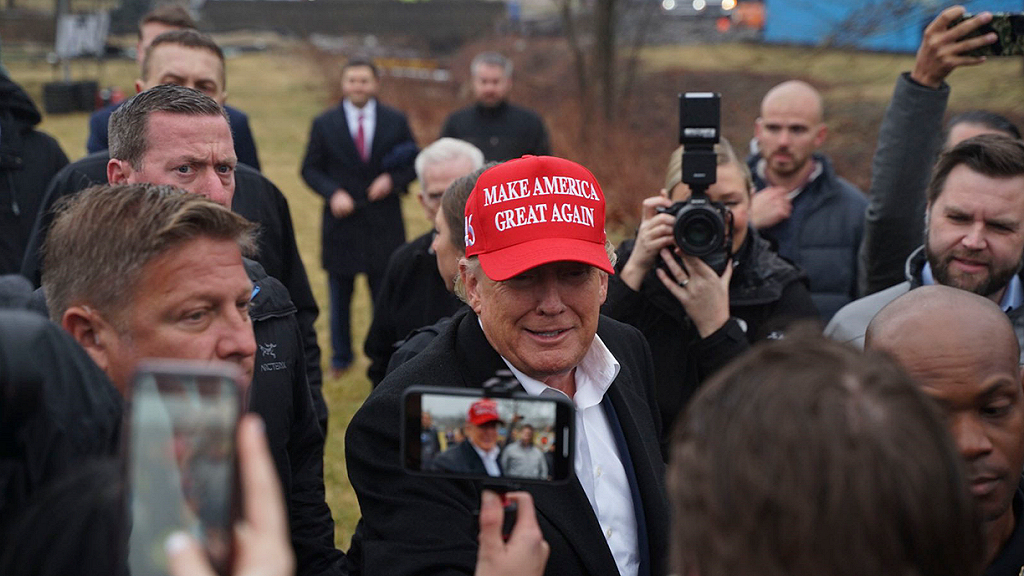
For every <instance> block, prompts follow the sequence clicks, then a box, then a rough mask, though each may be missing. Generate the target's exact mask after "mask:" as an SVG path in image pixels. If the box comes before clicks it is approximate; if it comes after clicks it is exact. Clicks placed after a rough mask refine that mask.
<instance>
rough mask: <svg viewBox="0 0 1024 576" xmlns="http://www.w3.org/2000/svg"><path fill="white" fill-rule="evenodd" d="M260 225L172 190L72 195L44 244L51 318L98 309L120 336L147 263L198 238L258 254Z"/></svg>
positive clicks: (139, 187) (135, 187)
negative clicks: (77, 307) (73, 308)
mask: <svg viewBox="0 0 1024 576" xmlns="http://www.w3.org/2000/svg"><path fill="white" fill-rule="evenodd" d="M256 228H257V225H256V224H253V223H251V222H249V221H248V220H246V219H245V218H242V217H241V216H239V215H238V214H235V213H234V212H232V211H231V210H228V209H227V208H225V207H223V206H221V205H220V204H217V203H216V202H214V201H213V200H210V199H209V198H206V197H204V196H202V195H200V194H193V193H190V192H186V191H184V190H181V189H180V188H175V187H173V186H157V185H153V184H119V185H110V184H103V185H100V186H93V187H91V188H87V189H85V190H83V191H82V192H80V193H78V194H75V195H74V196H68V197H66V198H65V199H64V200H62V201H61V202H60V203H59V204H58V207H57V215H56V216H55V217H54V220H53V224H52V225H51V226H50V230H49V232H48V233H47V235H46V241H45V242H44V243H43V249H42V252H43V275H42V276H43V278H42V283H43V290H44V292H45V294H46V302H47V306H48V307H49V311H50V318H51V319H52V320H53V321H54V322H58V323H59V322H60V321H61V318H62V317H63V315H64V312H65V311H67V309H68V308H70V307H71V306H75V305H89V306H92V307H93V308H95V309H96V310H97V311H98V312H99V313H100V314H102V315H103V317H104V318H106V319H107V321H108V322H111V323H112V324H113V325H114V326H115V327H116V328H117V329H118V330H120V331H122V332H124V331H126V329H127V321H126V318H127V317H126V314H125V311H126V310H127V309H128V308H129V307H130V306H131V303H132V302H133V299H134V291H135V289H136V287H137V285H138V282H139V279H140V278H141V276H142V270H143V267H144V266H145V265H146V263H147V262H149V261H151V260H152V259H154V258H156V257H158V256H160V255H161V254H164V253H166V252H168V251H169V250H172V249H174V248H177V247H178V246H181V245H183V244H185V243H187V242H189V241H191V240H195V239H198V238H211V239H214V240H228V241H233V242H235V243H237V244H238V247H239V249H240V250H241V251H242V254H245V255H251V254H254V253H255V247H256Z"/></svg>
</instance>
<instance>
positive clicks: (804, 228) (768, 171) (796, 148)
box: [748, 80, 867, 322]
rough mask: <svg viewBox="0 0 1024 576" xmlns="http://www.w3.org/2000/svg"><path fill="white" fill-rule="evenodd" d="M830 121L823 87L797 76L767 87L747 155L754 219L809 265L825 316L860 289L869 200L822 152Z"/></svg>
mask: <svg viewBox="0 0 1024 576" xmlns="http://www.w3.org/2000/svg"><path fill="white" fill-rule="evenodd" d="M827 134H828V129H827V128H826V126H825V121H824V105H823V103H822V98H821V94H819V93H818V91H817V90H815V89H814V87H812V86H811V85H810V84H807V83H806V82H801V81H798V80H790V81H787V82H783V83H782V84H779V85H778V86H776V87H774V88H772V89H771V90H769V91H768V93H767V94H765V96H764V99H763V100H762V101H761V116H760V117H758V119H757V121H756V122H755V123H754V135H755V137H756V139H757V144H758V148H759V150H760V152H759V153H758V154H756V155H754V156H752V157H751V158H750V159H749V161H748V162H749V164H750V171H751V172H752V173H753V175H754V186H755V188H756V190H757V192H756V193H755V194H754V198H753V201H752V203H751V209H750V212H751V223H752V224H753V225H754V227H755V228H757V229H758V230H759V231H760V232H761V235H762V236H764V237H766V238H768V239H769V240H770V241H771V242H772V243H774V244H775V245H776V246H777V247H778V251H779V254H781V255H782V256H784V257H785V258H788V259H789V260H791V261H793V262H795V263H796V264H798V265H799V266H801V267H802V268H803V269H804V270H806V271H807V275H808V277H809V278H810V281H811V298H812V299H813V300H814V304H815V305H816V306H817V307H818V312H819V313H820V314H821V317H822V320H823V321H825V322H827V321H828V320H829V319H830V318H831V317H832V315H833V314H835V312H836V311H837V310H839V309H840V308H841V307H842V306H843V305H844V304H846V303H847V302H849V301H850V300H852V299H853V298H855V297H856V291H857V248H858V247H859V246H860V240H861V235H862V232H863V229H864V207H865V206H866V205H867V200H866V199H865V198H864V194H862V193H861V191H860V190H858V189H857V188H856V187H854V186H853V184H850V183H849V182H847V181H846V180H844V179H842V178H840V177H839V176H837V175H836V173H835V170H833V168H832V164H831V162H829V160H828V159H827V158H826V157H825V156H823V155H821V154H819V153H818V149H819V148H820V147H821V145H822V144H823V143H824V142H825V136H826V135H827Z"/></svg>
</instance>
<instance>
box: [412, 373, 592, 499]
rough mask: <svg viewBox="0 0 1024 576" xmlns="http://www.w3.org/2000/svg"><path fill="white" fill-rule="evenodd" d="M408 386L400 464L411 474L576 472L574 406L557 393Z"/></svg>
mask: <svg viewBox="0 0 1024 576" xmlns="http://www.w3.org/2000/svg"><path fill="white" fill-rule="evenodd" d="M481 394H482V392H481V391H480V390H467V389H464V388H437V387H412V388H410V389H409V390H407V391H406V393H405V401H404V402H403V409H404V414H403V417H402V422H403V432H402V441H403V446H402V455H403V467H404V468H405V469H406V470H407V471H409V472H412V473H415V474H427V475H431V476H448V477H455V478H469V479H475V480H488V479H493V478H503V479H509V480H515V481H517V482H518V481H522V482H562V481H565V480H566V479H568V478H569V477H570V475H571V474H572V471H573V447H574V429H573V424H574V422H575V419H574V409H573V406H572V404H571V403H570V402H569V401H568V400H566V399H561V398H546V397H545V398H540V397H535V396H528V395H526V394H517V395H513V396H512V397H497V398H492V397H483V396H482V395H481Z"/></svg>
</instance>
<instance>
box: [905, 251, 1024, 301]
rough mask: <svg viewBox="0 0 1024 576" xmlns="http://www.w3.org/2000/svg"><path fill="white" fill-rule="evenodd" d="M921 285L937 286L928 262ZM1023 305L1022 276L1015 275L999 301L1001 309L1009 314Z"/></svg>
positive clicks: (923, 269) (925, 264)
mask: <svg viewBox="0 0 1024 576" xmlns="http://www.w3.org/2000/svg"><path fill="white" fill-rule="evenodd" d="M921 284H922V285H924V286H931V285H932V284H935V276H934V275H932V265H931V264H930V263H928V262H925V263H924V268H922V269H921ZM1021 304H1024V283H1022V282H1021V281H1020V276H1018V275H1017V274H1014V275H1013V277H1012V278H1010V282H1009V283H1008V284H1007V285H1006V291H1005V292H1003V299H1002V300H1000V301H999V307H1000V308H1002V309H1003V312H1009V311H1010V310H1013V309H1015V308H1020V305H1021Z"/></svg>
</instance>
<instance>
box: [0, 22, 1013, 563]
mask: <svg viewBox="0 0 1024 576" xmlns="http://www.w3.org/2000/svg"><path fill="white" fill-rule="evenodd" d="M550 42H552V41H550V40H545V41H543V45H538V46H534V45H531V44H530V43H526V44H525V46H524V45H523V44H519V45H518V47H517V48H518V49H519V52H518V53H516V59H517V64H518V66H517V74H518V76H517V84H516V92H515V97H516V99H517V100H519V101H521V102H525V103H527V104H529V105H531V106H534V107H536V108H537V109H539V110H540V111H541V112H542V113H543V114H544V116H545V118H546V120H547V121H548V123H549V126H551V128H552V131H553V133H554V134H553V142H554V145H555V149H556V152H558V153H559V154H560V155H564V156H567V157H570V158H573V159H576V160H579V161H582V162H584V163H585V164H587V165H588V166H589V167H591V168H592V169H593V170H594V172H595V173H596V174H597V176H598V178H599V180H600V181H601V182H602V183H603V184H604V186H605V191H606V194H607V195H608V197H609V200H610V202H612V203H614V204H615V205H616V206H617V207H618V211H617V212H616V211H610V213H611V214H614V215H616V216H617V217H618V219H619V222H618V223H617V228H616V229H615V233H614V236H615V237H622V236H623V235H624V234H626V233H628V231H629V230H631V229H632V226H633V225H634V224H635V222H633V221H632V220H633V217H632V216H631V215H632V214H636V212H637V210H636V206H637V205H638V204H639V200H640V198H642V197H643V196H645V195H648V194H649V192H650V191H653V190H655V189H656V188H657V187H658V185H659V182H661V181H662V180H663V169H664V168H663V167H664V163H665V159H666V158H667V155H668V152H669V151H670V150H671V148H672V146H673V142H674V133H673V132H674V130H675V126H676V116H675V115H676V112H675V104H674V93H675V92H677V91H680V90H684V89H693V88H699V89H717V90H719V91H721V92H723V94H724V95H725V98H726V99H727V101H730V102H732V103H733V104H732V105H726V106H725V108H724V110H725V112H726V114H727V115H728V116H729V117H728V118H726V119H724V121H723V125H724V132H725V134H726V135H728V136H730V137H731V138H732V139H733V140H734V141H735V142H738V143H741V145H742V143H745V142H746V139H748V138H749V137H750V135H751V132H752V129H751V122H752V121H753V119H754V117H755V116H756V115H757V102H758V101H759V99H760V96H761V94H763V93H764V91H765V90H766V89H767V88H768V87H770V86H771V85H772V84H773V83H775V82H777V81H778V80H779V79H782V78H786V77H792V76H797V77H801V78H804V79H807V80H809V81H811V82H812V83H814V84H815V85H816V86H819V87H820V88H821V89H822V91H823V93H824V96H825V100H826V105H827V108H828V110H829V117H830V119H829V124H830V127H831V129H832V135H833V136H832V138H831V139H830V143H829V144H828V146H827V148H826V151H827V152H828V153H830V154H832V155H834V156H837V157H838V158H837V165H838V166H839V172H840V173H841V174H844V175H848V177H850V178H851V180H854V181H855V182H856V183H858V184H859V185H861V186H862V187H866V184H867V182H868V179H869V177H870V174H869V172H870V157H871V153H872V151H873V148H874V138H875V134H876V131H877V124H878V121H879V120H880V118H881V114H882V111H883V109H884V106H885V103H886V102H887V100H888V98H889V95H890V93H891V90H892V84H893V81H894V79H895V77H896V75H897V74H898V73H899V72H900V71H902V70H908V69H909V68H910V66H911V65H912V62H913V58H912V57H911V56H906V55H886V54H861V53H854V52H822V51H817V50H810V49H796V48H777V47H764V46H758V45H738V44H725V45H715V46H685V47H658V48H650V49H648V50H647V51H646V52H645V54H644V66H645V72H646V74H644V75H642V79H641V85H640V86H639V88H638V90H637V91H636V93H637V94H639V95H640V96H638V97H637V98H636V99H635V100H634V101H633V102H632V103H630V104H629V105H628V107H627V110H626V112H627V113H626V114H625V119H624V120H623V121H622V122H621V124H619V125H616V126H614V127H610V128H609V127H605V129H604V130H605V131H604V132H603V133H602V134H601V136H602V138H601V139H600V140H599V141H596V142H584V143H577V142H575V141H574V140H573V135H572V132H573V130H574V129H575V128H574V127H578V122H577V124H573V123H572V112H573V110H574V106H573V104H572V102H573V95H572V87H571V84H572V83H571V82H567V81H566V77H565V76H564V71H565V70H567V69H568V64H567V63H561V62H560V60H561V59H563V58H562V56H560V55H564V54H567V52H566V51H565V50H564V48H563V49H561V50H559V49H557V46H554V47H553V46H552V45H551V44H550ZM495 44H496V45H499V46H501V47H509V49H510V51H514V50H515V49H514V48H512V47H513V46H515V45H514V44H513V43H512V42H511V41H508V40H504V39H502V40H497V41H495ZM480 47H481V44H477V45H475V46H470V47H467V48H466V49H465V50H464V51H463V52H462V53H461V54H459V55H456V56H454V57H453V59H452V61H453V62H455V63H456V65H459V66H463V65H464V64H463V63H465V62H468V58H469V56H470V55H471V54H472V53H473V51H474V50H475V49H477V48H480ZM4 57H5V61H4V63H5V65H6V66H7V67H8V69H9V70H10V72H11V74H12V76H13V77H14V79H15V80H16V81H18V82H19V83H21V84H22V85H24V86H25V87H26V88H27V89H28V91H29V93H30V94H31V95H32V96H33V98H35V99H36V101H37V102H40V103H41V101H42V98H41V94H42V84H43V83H44V82H46V81H49V80H52V79H55V71H54V70H52V69H51V68H50V67H49V66H48V65H46V64H45V63H41V62H36V61H29V60H27V59H19V58H18V55H17V53H12V52H11V51H7V50H6V49H5V54H4ZM524 61H525V62H531V63H532V62H536V63H538V70H539V72H538V74H537V75H536V76H534V75H532V74H531V72H529V71H528V70H531V69H530V68H529V67H528V66H524V65H523V64H522V63H523V62H524ZM324 62H325V60H324V58H314V57H313V53H312V50H311V49H310V48H309V47H308V46H306V45H303V44H295V43H279V45H278V47H277V48H276V49H274V50H271V51H268V52H262V53H245V54H241V55H239V56H237V57H233V58H231V59H230V60H229V63H228V76H229V82H228V90H229V93H230V96H229V101H230V102H231V103H232V104H233V105H235V106H237V107H238V108H240V109H242V110H244V111H246V112H247V113H248V114H249V117H250V120H251V123H252V128H253V132H254V134H255V137H256V141H257V146H258V148H259V155H260V160H261V162H262V163H263V168H264V173H265V174H266V175H267V176H268V177H269V178H270V179H271V180H273V181H274V182H275V183H276V184H277V185H278V187H280V188H281V190H282V191H283V192H284V194H285V195H286V196H287V198H288V201H289V203H290V205H291V211H292V217H293V219H294V222H295V231H296V235H297V237H298V238H297V240H298V244H299V247H300V250H301V251H302V256H303V260H304V262H305V264H306V269H307V271H308V273H309V277H310V282H311V284H312V286H313V290H314V292H315V294H316V297H317V300H318V302H319V303H320V307H321V311H324V310H326V308H327V298H326V278H325V275H324V273H323V271H322V270H321V268H320V263H319V250H320V248H319V246H320V240H319V234H320V230H319V227H320V209H321V200H320V198H319V197H318V196H316V195H315V194H313V193H312V192H311V191H310V190H309V189H308V188H307V187H306V186H305V185H304V184H303V182H302V180H301V178H300V177H299V164H300V162H301V158H302V154H303V151H304V147H305V143H306V138H307V134H308V129H309V123H310V121H311V119H312V118H313V117H314V116H315V115H316V114H318V113H319V112H320V111H321V110H322V109H324V108H325V107H327V106H328V105H331V104H332V102H331V99H332V98H333V97H334V95H335V94H336V87H335V86H334V85H333V76H332V74H331V73H330V72H329V70H328V69H327V68H326V67H325V63H324ZM542 64H543V66H541V65H542ZM328 67H329V65H328ZM72 72H73V76H74V77H75V78H87V77H88V78H99V79H100V80H101V83H102V84H103V85H118V86H121V87H122V88H123V89H124V90H125V91H126V93H129V94H131V93H133V92H134V89H133V88H132V80H133V78H134V77H135V70H134V63H133V62H129V61H127V60H125V61H109V62H107V63H105V64H104V65H103V66H102V67H100V66H98V65H97V64H96V63H94V62H83V63H76V64H75V65H73V67H72ZM453 72H454V73H455V75H456V79H457V80H460V79H464V78H465V76H466V74H465V72H464V71H461V70H458V69H453ZM952 84H953V86H954V90H953V97H952V101H951V109H954V110H958V109H965V108H989V109H993V110H998V111H1002V112H1004V113H1007V114H1009V115H1010V116H1011V117H1013V118H1014V119H1016V120H1018V121H1020V120H1021V119H1024V81H1022V76H1021V62H1020V60H1018V59H1007V60H1002V61H993V62H990V63H988V64H986V65H985V66H981V67H978V68H974V69H965V70H959V71H957V72H956V73H955V74H954V76H953V78H952ZM383 94H384V99H385V100H388V101H390V102H393V103H396V104H397V105H398V106H399V107H401V108H403V109H405V110H407V111H408V113H409V116H410V121H411V123H412V125H413V129H414V132H415V133H416V137H417V140H418V141H419V143H420V145H421V146H422V145H425V144H427V143H429V141H430V140H431V139H432V138H434V137H435V136H436V134H437V132H438V131H439V129H440V122H441V121H442V119H443V118H444V115H445V114H446V113H447V111H449V110H451V109H453V108H455V107H456V106H459V105H461V104H462V103H464V102H465V96H464V94H465V91H464V90H460V88H459V86H457V85H454V84H453V85H451V86H442V87H438V86H437V85H429V86H428V85H423V84H418V83H417V82H415V81H404V80H396V79H387V78H386V79H385V82H384V86H383ZM40 107H41V106H40ZM86 120H87V115H86V114H71V115H62V116H47V117H46V118H45V120H44V122H43V125H42V129H43V130H45V131H47V132H49V133H51V134H53V135H54V136H55V137H57V138H58V140H59V141H60V142H61V144H62V146H63V147H64V150H65V151H66V152H67V154H68V156H69V157H71V158H78V157H80V156H82V155H83V154H84V152H85V140H86V131H87V130H86ZM627 151H629V152H627ZM624 155H628V156H629V157H628V158H623V156H624ZM404 211H405V219H406V226H407V234H408V236H409V237H410V238H411V237H415V236H416V235H418V234H420V233H422V232H423V231H425V230H426V227H427V223H426V222H425V219H424V218H423V216H422V212H421V211H420V209H419V207H418V205H417V204H416V202H415V198H414V197H412V196H411V195H410V196H409V197H407V198H406V199H405V201H404ZM367 293H368V290H367V288H366V284H365V282H361V283H359V284H358V288H357V293H356V301H357V304H356V305H355V306H354V310H353V332H354V335H353V336H354V341H355V342H357V343H359V342H362V340H363V337H364V335H365V333H366V330H367V327H368V324H369V320H370V318H369V300H368V295H367ZM317 329H318V331H319V334H320V344H321V347H322V348H323V350H324V359H325V362H326V359H327V357H328V352H329V345H328V333H327V318H326V315H325V314H324V313H323V312H322V313H321V317H320V319H319V321H318V324H317ZM357 358H358V360H357V361H356V363H355V364H354V365H353V368H352V369H351V370H350V371H349V372H347V373H346V374H345V375H344V376H343V377H342V378H341V379H329V378H328V379H327V380H326V381H325V384H324V392H325V395H326V397H327V401H328V404H329V406H330V409H331V424H330V433H329V436H328V438H327V446H326V452H325V462H324V464H325V466H324V469H325V481H326V485H327V498H328V502H329V504H330V506H331V509H332V510H333V512H334V516H335V520H336V522H337V529H336V541H337V544H338V546H339V547H340V548H342V549H346V548H347V547H348V542H349V537H350V535H351V533H352V530H353V528H354V526H355V522H356V520H357V519H358V516H359V512H358V506H357V503H356V499H355V496H354V494H353V492H352V490H351V487H350V485H349V483H348V477H347V474H346V472H345V458H344V433H345V427H346V425H347V424H348V422H349V420H350V418H351V416H352V414H353V413H354V412H355V410H357V409H358V407H359V405H360V403H361V402H362V401H363V399H364V398H365V397H366V395H367V394H368V393H369V389H370V386H369V382H368V380H367V378H366V376H365V370H366V367H367V362H366V360H365V358H363V357H362V355H361V354H359V353H358V352H357ZM325 374H326V370H325Z"/></svg>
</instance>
